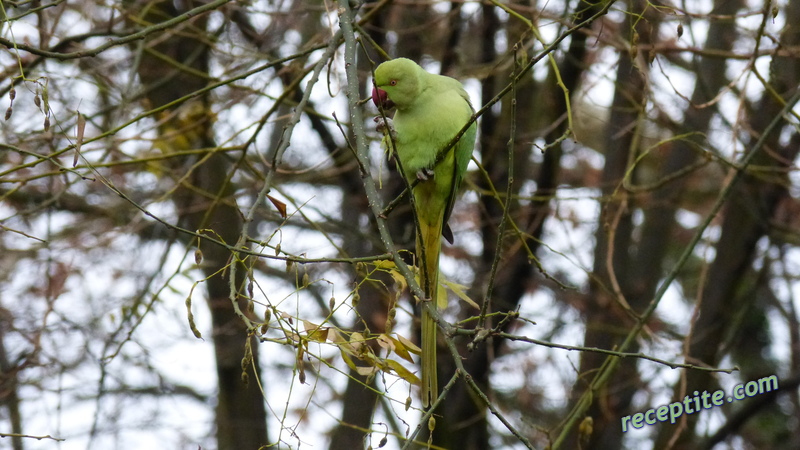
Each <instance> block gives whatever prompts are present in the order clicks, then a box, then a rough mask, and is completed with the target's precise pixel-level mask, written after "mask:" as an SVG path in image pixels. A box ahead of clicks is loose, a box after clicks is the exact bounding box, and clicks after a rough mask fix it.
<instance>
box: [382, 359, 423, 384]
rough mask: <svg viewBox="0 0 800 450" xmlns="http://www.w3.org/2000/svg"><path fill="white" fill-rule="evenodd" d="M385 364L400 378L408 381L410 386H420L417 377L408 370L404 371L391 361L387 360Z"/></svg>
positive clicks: (403, 368) (399, 365) (398, 363)
mask: <svg viewBox="0 0 800 450" xmlns="http://www.w3.org/2000/svg"><path fill="white" fill-rule="evenodd" d="M386 363H387V364H388V365H389V367H390V368H391V369H392V370H394V372H395V373H396V374H397V376H399V377H400V378H402V379H404V380H406V381H408V382H409V383H411V384H422V382H421V381H420V379H419V377H417V376H416V375H414V374H413V373H412V372H411V371H410V370H408V369H406V368H405V367H404V366H403V365H402V364H400V362H398V361H395V360H393V359H387V360H386Z"/></svg>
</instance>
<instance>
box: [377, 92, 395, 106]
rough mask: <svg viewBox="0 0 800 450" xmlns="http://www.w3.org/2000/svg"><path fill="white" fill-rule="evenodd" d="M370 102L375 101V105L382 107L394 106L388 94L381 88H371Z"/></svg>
mask: <svg viewBox="0 0 800 450" xmlns="http://www.w3.org/2000/svg"><path fill="white" fill-rule="evenodd" d="M372 103H375V106H377V107H383V109H392V108H394V102H393V101H391V100H389V94H387V93H386V91H384V90H383V89H378V88H372Z"/></svg>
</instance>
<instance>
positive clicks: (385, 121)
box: [372, 116, 397, 139]
mask: <svg viewBox="0 0 800 450" xmlns="http://www.w3.org/2000/svg"><path fill="white" fill-rule="evenodd" d="M372 121H373V122H375V131H377V132H378V133H381V134H384V133H385V132H386V131H387V130H388V131H389V134H391V136H392V139H397V131H395V129H394V123H392V119H390V118H389V117H386V118H384V117H383V116H376V117H375V118H374V119H372Z"/></svg>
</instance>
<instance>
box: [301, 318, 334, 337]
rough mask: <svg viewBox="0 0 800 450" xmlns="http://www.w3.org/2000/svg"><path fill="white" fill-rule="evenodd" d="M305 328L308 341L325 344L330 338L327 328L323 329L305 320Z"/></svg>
mask: <svg viewBox="0 0 800 450" xmlns="http://www.w3.org/2000/svg"><path fill="white" fill-rule="evenodd" d="M303 328H305V330H306V335H307V336H308V339H310V340H312V341H315V342H325V341H326V340H327V338H328V329H327V328H321V327H320V326H319V325H315V324H313V323H311V322H309V321H307V320H303Z"/></svg>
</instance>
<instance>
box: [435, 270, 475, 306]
mask: <svg viewBox="0 0 800 450" xmlns="http://www.w3.org/2000/svg"><path fill="white" fill-rule="evenodd" d="M439 279H440V280H442V284H444V285H445V286H446V287H447V288H448V289H450V290H451V291H452V292H453V293H454V294H456V296H458V298H460V299H461V300H463V301H464V302H466V303H468V304H469V305H470V306H472V307H473V308H475V309H481V307H480V306H478V304H477V303H475V302H474V301H473V300H472V299H471V298H469V296H468V295H467V293H466V292H464V288H465V287H466V286H462V285H460V284H458V283H454V282H452V281H448V280H445V279H444V278H442V276H441V275H439ZM445 306H447V304H446V303H445ZM440 308H441V306H440Z"/></svg>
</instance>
